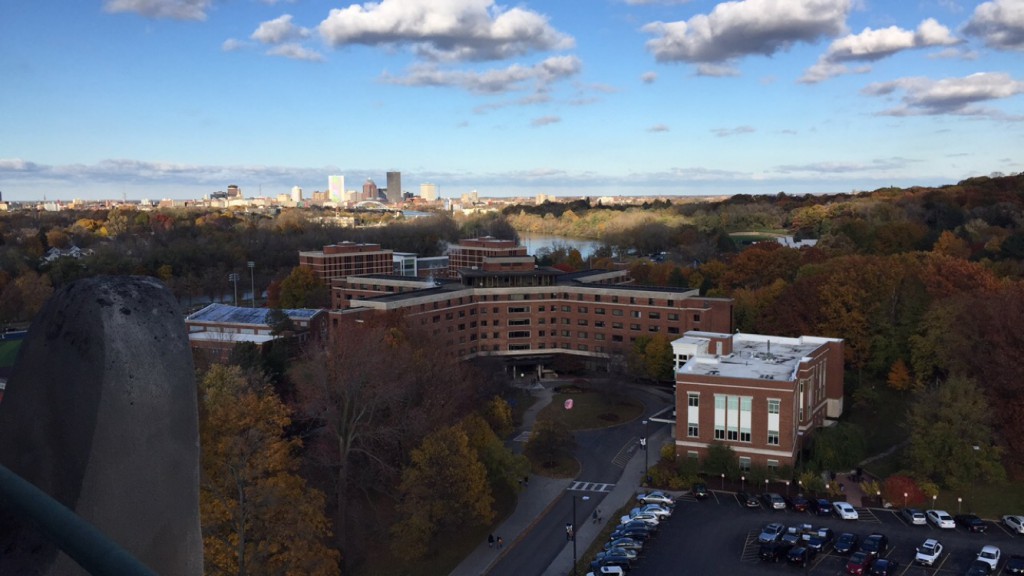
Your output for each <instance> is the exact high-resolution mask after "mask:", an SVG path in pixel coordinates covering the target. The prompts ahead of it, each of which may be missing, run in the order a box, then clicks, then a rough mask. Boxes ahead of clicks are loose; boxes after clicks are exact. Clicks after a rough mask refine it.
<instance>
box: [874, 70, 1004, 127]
mask: <svg viewBox="0 0 1024 576" xmlns="http://www.w3.org/2000/svg"><path fill="white" fill-rule="evenodd" d="M897 91H902V92H903V97H902V99H901V100H902V105H901V106H899V107H897V108H892V109H889V110H886V111H884V112H883V114H885V115H889V116H915V115H939V114H952V115H958V116H988V117H993V118H1002V119H1014V120H1017V119H1019V118H1010V117H1008V116H1006V115H1005V114H1002V113H1001V112H999V111H996V110H991V109H987V108H983V107H981V106H979V103H981V102H987V101H989V100H999V99H1003V98H1009V97H1011V96H1015V95H1017V94H1022V93H1024V82H1020V81H1018V80H1014V79H1013V78H1011V77H1010V75H1009V74H1005V73H1001V72H979V73H977V74H971V75H970V76H966V77H964V78H944V79H942V80H932V79H930V78H900V79H898V80H893V81H891V82H878V83H875V84H870V85H868V86H867V87H865V88H864V90H863V92H864V93H865V94H868V95H871V96H889V95H892V94H894V93H896V92H897Z"/></svg>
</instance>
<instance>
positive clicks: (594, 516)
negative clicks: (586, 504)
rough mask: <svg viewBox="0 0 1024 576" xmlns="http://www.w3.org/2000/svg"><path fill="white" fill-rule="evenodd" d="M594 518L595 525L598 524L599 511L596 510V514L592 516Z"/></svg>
mask: <svg viewBox="0 0 1024 576" xmlns="http://www.w3.org/2000/svg"><path fill="white" fill-rule="evenodd" d="M592 518H593V519H594V524H597V510H594V514H593V515H592Z"/></svg>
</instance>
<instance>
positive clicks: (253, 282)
mask: <svg viewBox="0 0 1024 576" xmlns="http://www.w3.org/2000/svg"><path fill="white" fill-rule="evenodd" d="M248 265H249V283H250V286H251V287H252V288H251V289H252V307H253V308H255V307H256V276H254V273H253V269H254V268H256V263H255V262H253V261H252V260H249V262H248Z"/></svg>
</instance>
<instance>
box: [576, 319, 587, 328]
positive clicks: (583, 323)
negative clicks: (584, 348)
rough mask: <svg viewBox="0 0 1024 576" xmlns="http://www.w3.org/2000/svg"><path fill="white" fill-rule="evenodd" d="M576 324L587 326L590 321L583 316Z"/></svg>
mask: <svg viewBox="0 0 1024 576" xmlns="http://www.w3.org/2000/svg"><path fill="white" fill-rule="evenodd" d="M576 324H577V325H579V326H586V325H587V324H588V322H587V321H586V320H584V319H582V318H581V319H579V320H577V321H576Z"/></svg>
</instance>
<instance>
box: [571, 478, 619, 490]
mask: <svg viewBox="0 0 1024 576" xmlns="http://www.w3.org/2000/svg"><path fill="white" fill-rule="evenodd" d="M612 488H615V484H606V483H604V482H583V481H580V480H577V481H574V482H573V483H572V484H570V485H569V487H568V488H566V490H571V491H576V492H611V491H612Z"/></svg>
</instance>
